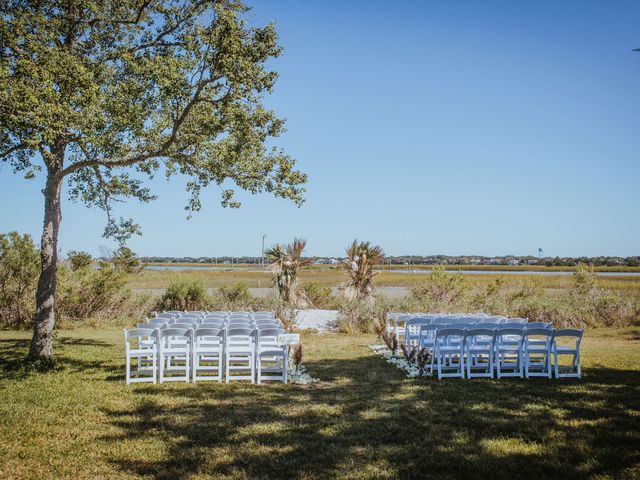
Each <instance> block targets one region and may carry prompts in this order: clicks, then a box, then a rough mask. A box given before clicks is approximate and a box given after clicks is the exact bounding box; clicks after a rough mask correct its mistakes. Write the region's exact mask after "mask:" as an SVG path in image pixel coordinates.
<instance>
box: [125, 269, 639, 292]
mask: <svg viewBox="0 0 640 480" xmlns="http://www.w3.org/2000/svg"><path fill="white" fill-rule="evenodd" d="M499 276H500V274H499V273H496V274H465V279H466V280H467V281H468V282H469V283H470V284H478V285H489V284H490V283H492V282H495V279H496V278H498V277H499ZM428 277H429V275H425V274H411V273H398V272H386V271H385V272H382V273H381V274H380V275H378V276H377V277H376V279H375V282H374V283H375V285H376V286H380V287H391V286H405V287H410V286H413V285H417V284H418V283H420V282H422V281H424V280H425V279H426V278H428ZM503 278H504V281H505V286H508V285H509V284H516V283H522V282H525V281H528V280H533V281H539V282H541V284H542V287H543V288H545V289H562V288H568V287H569V286H570V285H571V274H568V275H550V276H543V275H503ZM299 279H300V282H301V283H302V284H305V283H317V284H320V285H325V286H338V285H340V284H341V283H343V282H344V280H345V275H344V273H343V272H342V271H340V270H338V269H335V268H331V269H330V268H325V269H318V268H304V269H302V270H301V271H300V273H299ZM178 280H188V281H201V282H204V283H205V284H206V285H207V287H208V288H218V287H220V286H221V285H228V284H231V283H237V282H243V283H245V284H246V285H247V286H248V287H252V288H255V287H270V286H271V285H272V280H271V273H270V272H267V271H262V272H261V271H245V270H228V271H214V270H208V271H203V270H188V271H176V270H173V271H172V270H146V271H144V272H142V273H141V274H138V275H132V276H131V277H130V279H129V283H128V285H129V286H130V287H132V288H141V289H152V288H167V287H168V286H169V284H170V283H171V282H175V281H178ZM598 285H599V287H601V288H605V289H610V290H619V291H623V292H625V293H628V294H630V295H634V296H640V276H638V277H613V276H599V277H598Z"/></svg>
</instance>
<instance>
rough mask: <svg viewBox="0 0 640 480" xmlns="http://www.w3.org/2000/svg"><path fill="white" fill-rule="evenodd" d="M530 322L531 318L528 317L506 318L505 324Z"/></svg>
mask: <svg viewBox="0 0 640 480" xmlns="http://www.w3.org/2000/svg"><path fill="white" fill-rule="evenodd" d="M528 322H529V320H527V319H526V318H505V319H504V322H503V324H504V325H510V324H519V325H524V324H526V323H528Z"/></svg>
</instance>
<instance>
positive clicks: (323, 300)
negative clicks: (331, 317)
mask: <svg viewBox="0 0 640 480" xmlns="http://www.w3.org/2000/svg"><path fill="white" fill-rule="evenodd" d="M302 289H303V290H304V292H305V294H306V296H307V298H308V299H309V302H310V303H311V306H312V307H314V308H325V309H333V308H336V306H337V305H338V304H339V302H338V300H337V299H336V298H335V297H334V296H333V295H332V294H331V288H330V287H327V286H325V285H320V284H319V283H305V284H304V285H302Z"/></svg>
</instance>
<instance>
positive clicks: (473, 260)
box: [469, 258, 482, 265]
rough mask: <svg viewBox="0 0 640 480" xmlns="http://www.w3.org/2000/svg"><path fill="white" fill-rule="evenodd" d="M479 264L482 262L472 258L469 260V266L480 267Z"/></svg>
mask: <svg viewBox="0 0 640 480" xmlns="http://www.w3.org/2000/svg"><path fill="white" fill-rule="evenodd" d="M481 263H482V260H480V259H478V258H472V259H471V260H469V264H470V265H480V264H481Z"/></svg>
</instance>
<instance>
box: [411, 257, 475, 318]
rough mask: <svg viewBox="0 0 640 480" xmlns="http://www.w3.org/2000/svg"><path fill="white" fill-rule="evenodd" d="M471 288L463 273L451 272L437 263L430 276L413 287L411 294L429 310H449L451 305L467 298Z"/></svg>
mask: <svg viewBox="0 0 640 480" xmlns="http://www.w3.org/2000/svg"><path fill="white" fill-rule="evenodd" d="M468 290H469V288H468V286H467V284H466V283H465V280H464V275H462V274H461V273H456V274H451V273H449V272H447V271H446V270H445V268H444V266H443V265H436V266H435V267H434V268H433V270H432V271H431V275H430V278H429V279H428V280H426V281H424V282H422V283H421V284H419V285H416V286H414V287H412V288H411V294H412V295H413V296H414V297H415V298H416V299H418V300H419V301H420V302H422V303H423V304H425V305H428V306H429V308H428V310H431V311H438V310H447V309H448V308H449V307H450V306H451V305H454V304H456V303H460V302H462V301H463V300H464V299H465V296H466V294H467V292H468Z"/></svg>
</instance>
